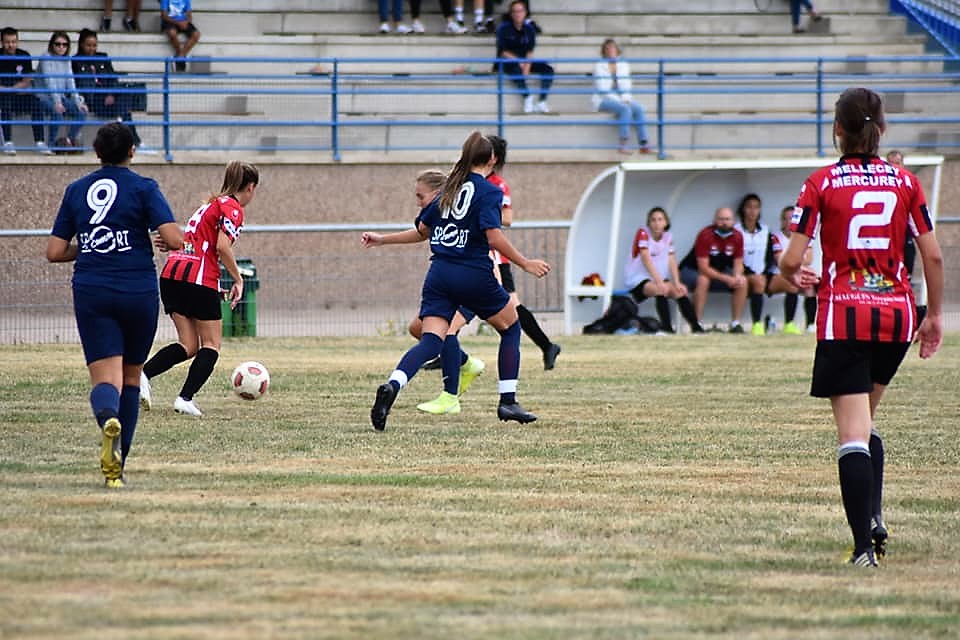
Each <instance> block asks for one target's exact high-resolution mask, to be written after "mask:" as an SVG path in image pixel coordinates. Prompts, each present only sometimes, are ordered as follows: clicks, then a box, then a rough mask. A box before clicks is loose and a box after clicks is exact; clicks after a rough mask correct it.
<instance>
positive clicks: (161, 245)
mask: <svg viewBox="0 0 960 640" xmlns="http://www.w3.org/2000/svg"><path fill="white" fill-rule="evenodd" d="M153 246H155V247H156V248H157V249H158V250H159V251H162V252H163V253H166V252H167V251H170V245H168V244H167V242H166V241H165V240H164V239H163V238H161V237H160V236H157V237H155V238H154V239H153Z"/></svg>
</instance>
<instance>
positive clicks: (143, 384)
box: [140, 371, 153, 411]
mask: <svg viewBox="0 0 960 640" xmlns="http://www.w3.org/2000/svg"><path fill="white" fill-rule="evenodd" d="M140 408H141V409H143V410H144V411H150V409H152V408H153V390H152V389H151V388H150V378H148V377H147V374H145V373H144V372H143V371H141V372H140Z"/></svg>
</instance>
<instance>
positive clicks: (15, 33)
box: [0, 27, 20, 39]
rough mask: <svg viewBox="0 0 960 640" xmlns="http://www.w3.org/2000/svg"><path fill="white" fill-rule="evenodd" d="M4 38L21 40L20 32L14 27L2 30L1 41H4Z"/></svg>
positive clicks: (0, 30)
mask: <svg viewBox="0 0 960 640" xmlns="http://www.w3.org/2000/svg"><path fill="white" fill-rule="evenodd" d="M4 36H17V37H18V38H19V37H20V32H19V31H17V30H16V29H14V28H13V27H4V28H3V29H0V39H2V38H3V37H4Z"/></svg>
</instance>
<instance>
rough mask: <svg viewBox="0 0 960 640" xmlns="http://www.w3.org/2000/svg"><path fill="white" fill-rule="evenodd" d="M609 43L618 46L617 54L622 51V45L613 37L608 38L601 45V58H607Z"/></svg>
mask: <svg viewBox="0 0 960 640" xmlns="http://www.w3.org/2000/svg"><path fill="white" fill-rule="evenodd" d="M608 44H612V45H613V46H615V47H616V48H617V55H618V56H619V55H620V53H621V51H620V45H618V44H617V41H616V40H614V39H613V38H607V39H606V40H604V41H603V44H602V45H600V57H601V58H606V57H607V45H608Z"/></svg>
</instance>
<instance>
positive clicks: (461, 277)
mask: <svg viewBox="0 0 960 640" xmlns="http://www.w3.org/2000/svg"><path fill="white" fill-rule="evenodd" d="M509 302H510V294H508V293H507V292H506V290H504V288H503V287H502V286H500V283H499V282H497V279H496V278H494V277H493V271H492V270H491V269H489V268H477V267H468V266H464V265H459V264H453V263H450V262H442V261H439V260H434V261H433V262H431V263H430V270H429V271H427V277H426V278H425V279H424V281H423V291H422V292H421V297H420V317H421V318H426V317H428V316H437V317H440V318H446V319H447V321H448V322H449V321H450V320H451V319H452V318H453V314H454V312H456V311H457V308H458V307H461V306H463V307H466V308H467V309H468V310H470V311H472V312H474V313H475V314H477V315H478V316H480V318H481V319H483V320H486V319H487V318H489V317H490V316H492V315H496V314H497V313H499V312H500V311H501V310H502V309H503V308H504V307H505V306H507V303H509Z"/></svg>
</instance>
